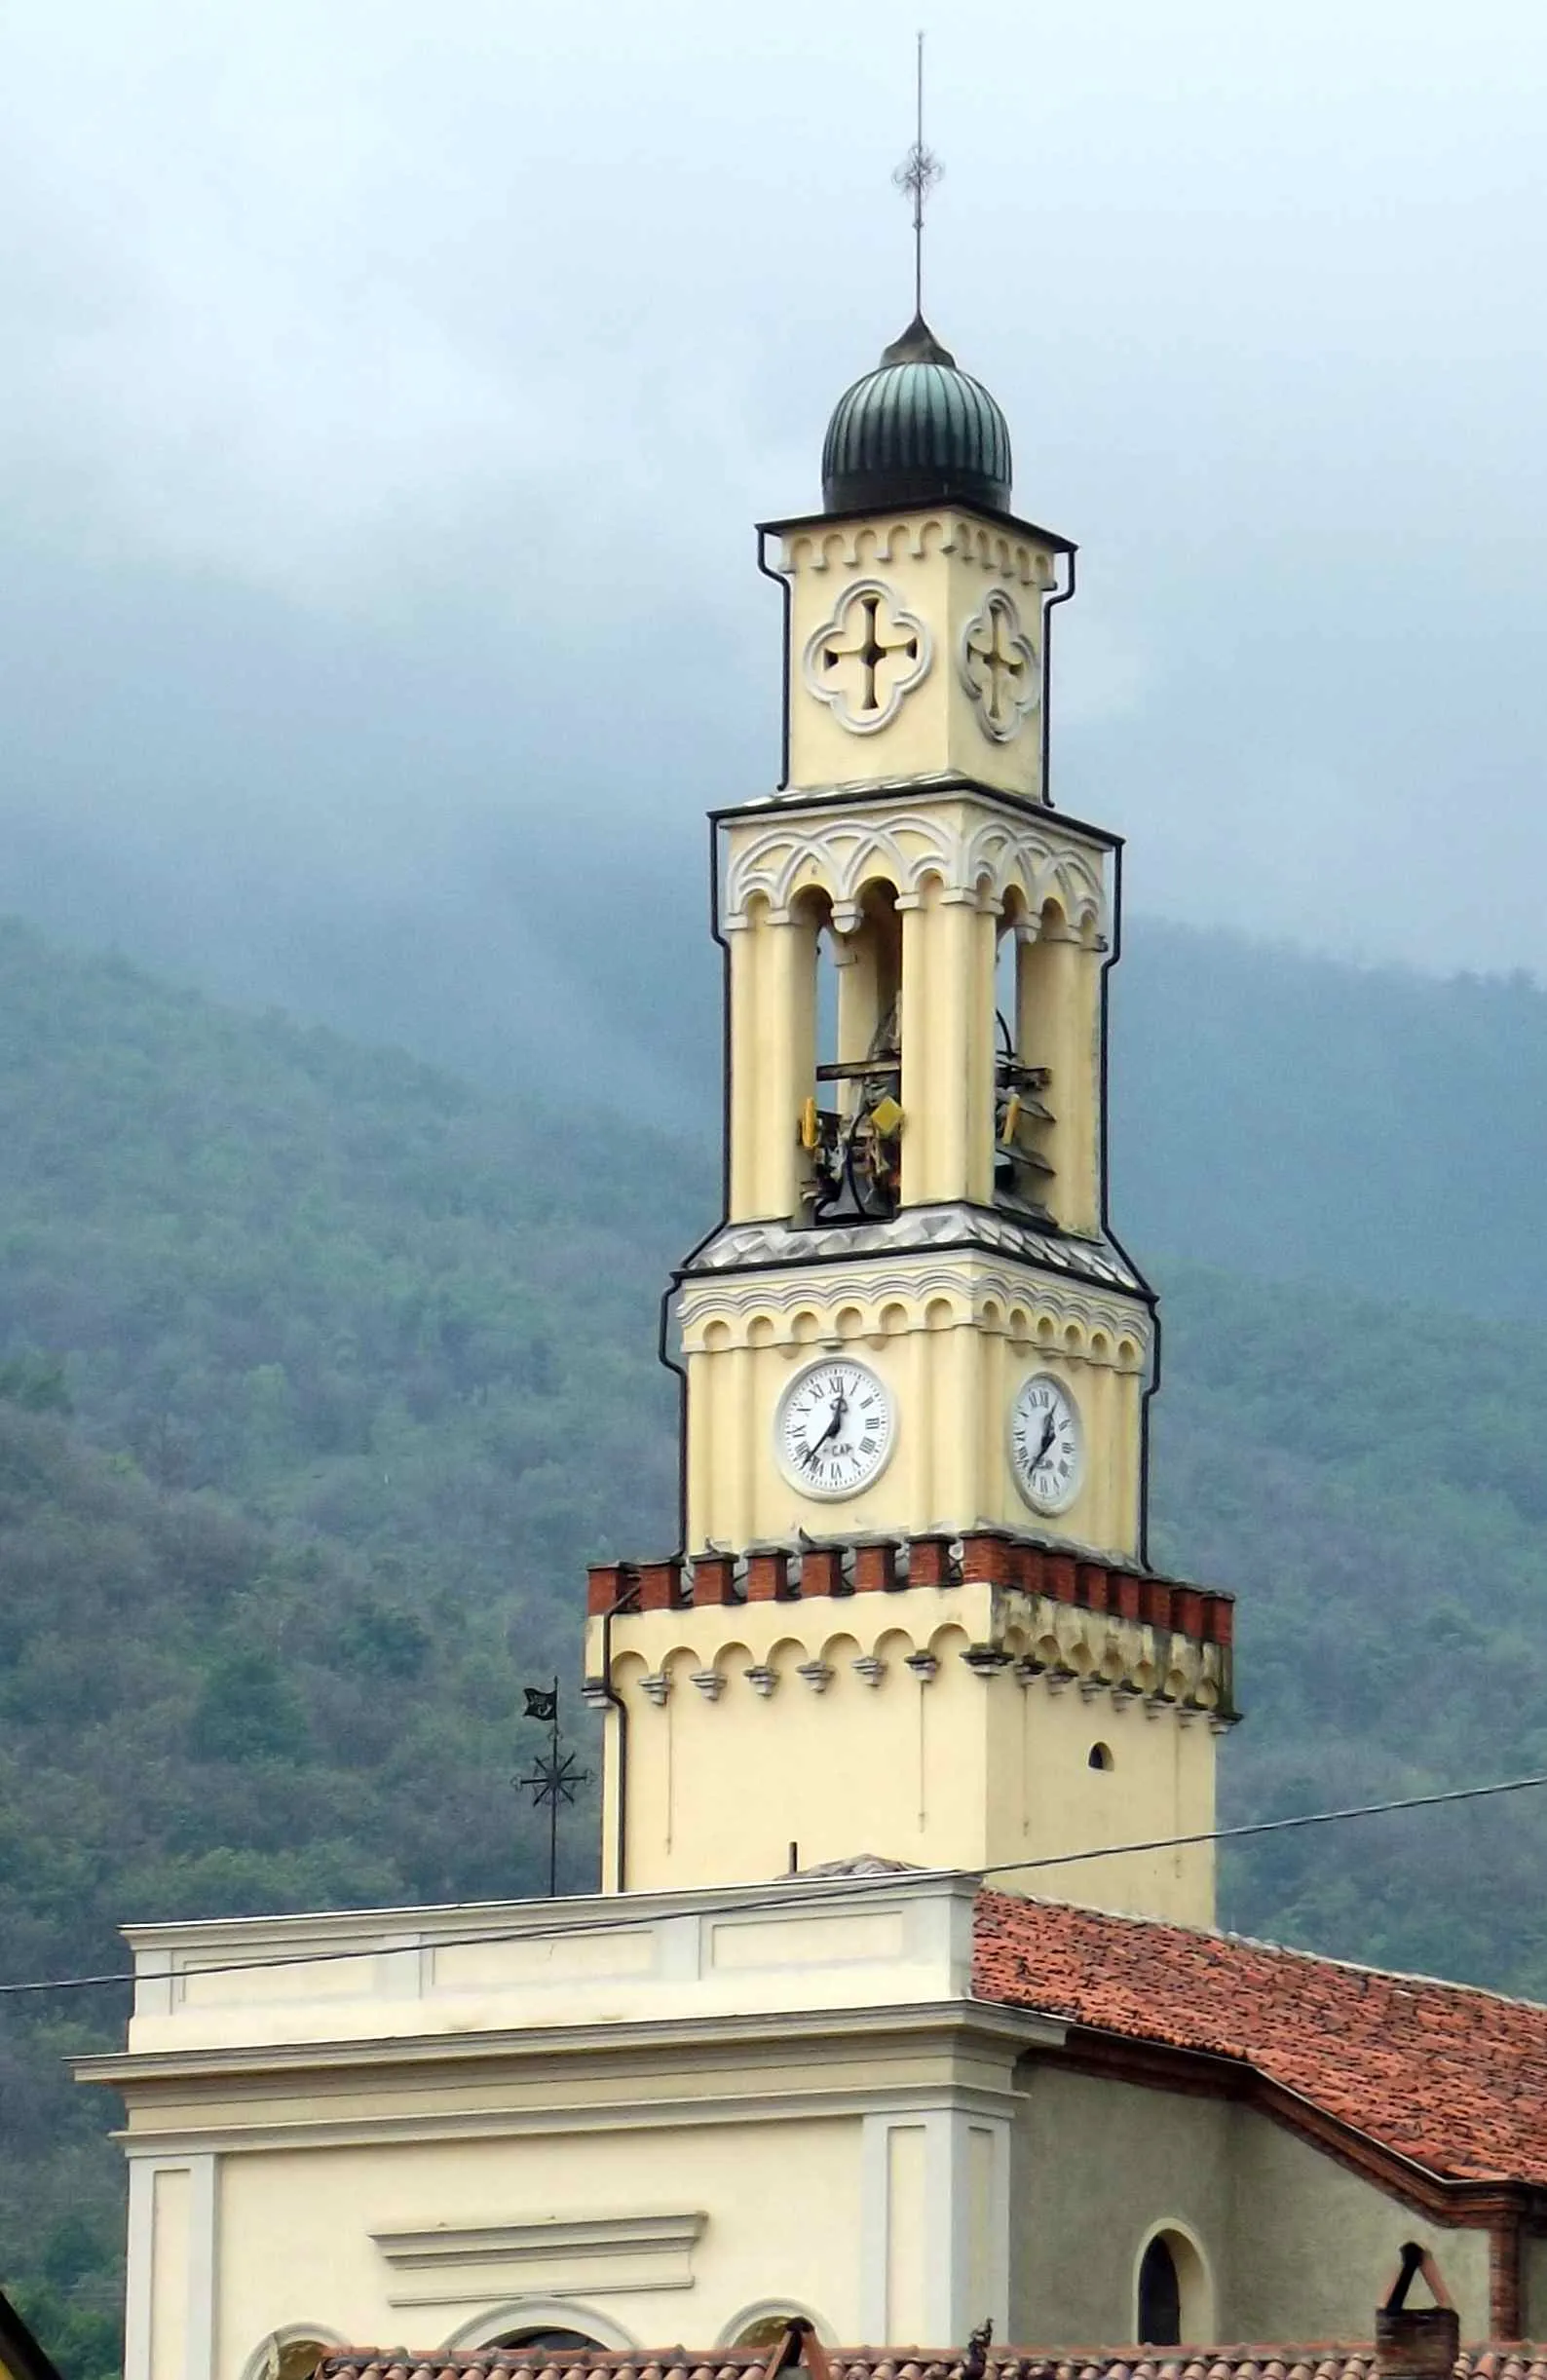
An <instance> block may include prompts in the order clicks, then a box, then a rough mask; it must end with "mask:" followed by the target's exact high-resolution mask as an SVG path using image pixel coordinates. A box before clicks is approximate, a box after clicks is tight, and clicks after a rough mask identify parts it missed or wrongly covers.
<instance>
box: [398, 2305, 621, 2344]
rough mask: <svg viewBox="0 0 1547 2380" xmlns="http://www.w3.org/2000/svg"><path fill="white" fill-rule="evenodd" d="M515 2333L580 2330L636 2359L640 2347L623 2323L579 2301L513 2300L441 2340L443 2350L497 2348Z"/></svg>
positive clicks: (490, 2309) (475, 2318)
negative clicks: (498, 2344) (610, 2318)
mask: <svg viewBox="0 0 1547 2380" xmlns="http://www.w3.org/2000/svg"><path fill="white" fill-rule="evenodd" d="M512 2330H579V2331H582V2332H583V2333H584V2334H585V2336H586V2337H588V2338H593V2339H595V2340H596V2342H597V2344H598V2346H601V2347H610V2348H611V2349H612V2350H613V2352H614V2353H615V2354H616V2355H632V2354H633V2353H635V2351H636V2350H637V2348H638V2346H639V2341H638V2340H637V2339H635V2338H631V2337H630V2336H629V2334H628V2332H627V2331H626V2330H624V2329H623V2325H622V2324H621V2323H615V2322H612V2321H611V2320H609V2318H608V2317H607V2316H606V2315H604V2314H598V2313H597V2312H596V2311H595V2309H594V2307H592V2306H587V2305H584V2304H582V2303H581V2302H580V2301H579V2300H578V2299H574V2298H568V2297H512V2298H510V2299H509V2302H508V2303H506V2304H504V2305H499V2306H492V2307H488V2308H486V2309H485V2311H484V2312H483V2313H481V2314H478V2315H475V2316H474V2317H473V2319H472V2322H468V2323H463V2324H462V2326H461V2327H460V2329H457V2330H453V2331H452V2332H451V2334H450V2336H449V2337H448V2338H445V2339H442V2340H441V2342H440V2344H441V2350H442V2352H444V2351H445V2350H446V2349H448V2348H449V2349H455V2348H465V2347H493V2346H495V2345H496V2344H497V2343H498V2341H499V2340H501V2339H503V2338H508V2337H509V2334H510V2332H511V2331H512Z"/></svg>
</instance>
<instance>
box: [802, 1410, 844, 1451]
mask: <svg viewBox="0 0 1547 2380" xmlns="http://www.w3.org/2000/svg"><path fill="white" fill-rule="evenodd" d="M848 1411H849V1399H848V1398H847V1397H846V1396H842V1395H840V1396H836V1397H834V1399H833V1410H832V1412H831V1413H830V1414H829V1415H828V1417H827V1427H826V1428H825V1429H824V1430H823V1432H822V1434H821V1436H820V1437H819V1438H813V1439H812V1440H811V1445H810V1446H809V1447H808V1448H807V1450H806V1452H805V1454H803V1455H802V1456H801V1460H802V1462H804V1463H812V1462H814V1461H815V1460H816V1457H817V1455H818V1454H820V1453H821V1451H822V1448H823V1447H824V1446H825V1445H826V1444H827V1441H828V1439H829V1438H836V1437H837V1435H838V1433H839V1431H840V1430H841V1429H842V1428H843V1426H844V1416H845V1414H846V1413H847V1412H848Z"/></svg>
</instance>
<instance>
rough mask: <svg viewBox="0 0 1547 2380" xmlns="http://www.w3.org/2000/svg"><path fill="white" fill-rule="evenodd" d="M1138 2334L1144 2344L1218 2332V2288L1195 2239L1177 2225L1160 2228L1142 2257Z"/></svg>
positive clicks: (1173, 2344)
mask: <svg viewBox="0 0 1547 2380" xmlns="http://www.w3.org/2000/svg"><path fill="white" fill-rule="evenodd" d="M1138 2298H1139V2303H1138V2306H1137V2308H1136V2310H1135V2323H1134V2334H1135V2337H1136V2338H1137V2340H1138V2342H1139V2344H1140V2345H1141V2346H1142V2347H1180V2346H1181V2345H1182V2344H1183V2342H1184V2341H1185V2340H1189V2341H1195V2340H1198V2339H1207V2338H1212V2337H1213V2335H1214V2303H1213V2289H1212V2286H1211V2284H1210V2281H1209V2274H1208V2268H1207V2266H1206V2265H1205V2264H1204V2261H1203V2258H1202V2255H1201V2254H1200V2252H1199V2250H1198V2248H1197V2247H1196V2246H1195V2245H1194V2243H1193V2242H1192V2241H1191V2240H1189V2238H1188V2235H1187V2233H1186V2232H1185V2231H1181V2230H1178V2229H1177V2228H1176V2227H1175V2226H1174V2225H1170V2226H1167V2227H1166V2228H1165V2229H1164V2230H1161V2231H1157V2232H1156V2233H1155V2234H1154V2236H1153V2238H1152V2239H1151V2240H1149V2241H1148V2242H1147V2243H1146V2245H1145V2250H1144V2254H1143V2255H1142V2256H1141V2257H1140V2259H1139V2287H1138Z"/></svg>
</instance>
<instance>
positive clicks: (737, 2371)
mask: <svg viewBox="0 0 1547 2380" xmlns="http://www.w3.org/2000/svg"><path fill="white" fill-rule="evenodd" d="M770 2361H771V2355H770V2350H769V2349H768V2348H766V2347H711V2348H708V2349H707V2350H703V2351H695V2350H693V2349H690V2348H686V2347H660V2348H652V2349H649V2350H646V2349H640V2350H638V2351H637V2352H628V2353H620V2352H618V2351H616V2350H613V2349H609V2348H602V2347H574V2348H570V2347H566V2348H563V2349H561V2350H559V2351H557V2352H553V2351H547V2350H544V2349H542V2348H536V2347H533V2348H521V2347H505V2348H492V2347H484V2348H476V2349H472V2350H461V2351H452V2350H447V2349H442V2348H436V2349H434V2351H433V2352H432V2353H430V2354H429V2355H424V2356H416V2355H410V2354H409V2353H408V2352H407V2351H406V2350H405V2349H403V2348H391V2347H388V2348H380V2347H344V2348H340V2349H338V2350H337V2351H336V2352H335V2353H333V2354H331V2355H328V2356H325V2357H324V2358H323V2360H322V2361H321V2363H320V2364H319V2365H318V2368H317V2380H757V2375H759V2374H761V2373H764V2372H766V2371H767V2369H768V2365H769V2362H770ZM821 2361H822V2363H823V2364H824V2366H825V2369H826V2371H827V2373H828V2375H829V2380H962V2365H963V2362H964V2361H965V2358H964V2356H963V2354H962V2352H961V2351H960V2350H956V2349H952V2348H946V2349H943V2350H942V2349H939V2348H929V2347H832V2348H828V2349H827V2350H826V2351H825V2354H824V2355H823V2356H822V2358H821ZM1454 2374H1455V2380H1547V2354H1544V2353H1543V2352H1542V2351H1541V2350H1539V2349H1537V2348H1535V2347H1531V2346H1526V2345H1520V2344H1516V2343H1513V2342H1512V2343H1509V2344H1505V2345H1498V2346H1485V2347H1477V2348H1472V2349H1463V2350H1462V2352H1461V2354H1460V2355H1459V2356H1457V2358H1456V2360H1455V2366H1454ZM1376 2376H1377V2363H1376V2351H1375V2349H1374V2347H1372V2346H1370V2345H1368V2344H1365V2345H1359V2346H1337V2345H1330V2344H1321V2345H1317V2346H1308V2347H1284V2346H1258V2347H1252V2346H1231V2347H1178V2348H1174V2349H1173V2350H1172V2351H1171V2352H1170V2353H1169V2354H1167V2355H1155V2354H1151V2355H1142V2354H1141V2353H1140V2352H1139V2350H1138V2349H1137V2348H1134V2347H1128V2348H1113V2347H1095V2348H1085V2347H1067V2348H1066V2347H1061V2348H1053V2349H1037V2348H1019V2349H1016V2348H1011V2349H1007V2350H1006V2351H1005V2352H1003V2353H1002V2354H1000V2353H995V2352H991V2353H990V2354H989V2356H988V2357H987V2358H986V2360H985V2363H984V2374H983V2380H1376Z"/></svg>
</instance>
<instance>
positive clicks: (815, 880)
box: [722, 807, 1111, 942]
mask: <svg viewBox="0 0 1547 2380" xmlns="http://www.w3.org/2000/svg"><path fill="white" fill-rule="evenodd" d="M931 878H932V879H933V880H934V881H935V882H936V883H937V884H938V885H939V886H940V888H941V897H942V898H943V899H945V900H947V901H970V902H973V903H975V904H977V905H978V906H980V907H985V908H990V909H1001V908H1002V907H1003V905H1004V901H1005V898H1006V896H1007V895H1008V894H1009V893H1010V892H1012V891H1013V892H1015V893H1016V894H1017V895H1018V896H1019V900H1020V903H1021V904H1022V905H1023V908H1024V913H1025V921H1026V922H1025V925H1024V926H1023V927H1019V928H1018V930H1021V931H1024V932H1026V933H1028V934H1033V935H1035V931H1036V925H1037V921H1038V920H1039V919H1040V917H1041V914H1042V911H1043V910H1044V909H1046V908H1048V907H1052V908H1055V909H1056V910H1057V911H1058V912H1059V914H1060V915H1061V917H1062V918H1064V919H1065V920H1067V921H1068V923H1069V924H1070V925H1071V926H1074V927H1075V928H1076V929H1077V930H1078V931H1079V932H1080V933H1081V934H1082V935H1088V936H1090V937H1092V938H1093V939H1094V940H1096V941H1098V942H1105V941H1106V940H1107V939H1108V937H1109V933H1110V927H1111V902H1110V900H1109V897H1108V891H1107V881H1106V871H1105V868H1104V866H1103V864H1102V858H1101V855H1100V854H1099V853H1098V852H1095V851H1093V850H1090V849H1089V848H1088V847H1087V846H1086V845H1085V844H1083V843H1081V842H1078V841H1076V839H1075V837H1074V836H1072V835H1068V834H1064V833H1061V832H1060V831H1059V829H1058V827H1057V826H1056V824H1055V823H1054V821H1053V819H1052V818H1051V816H1048V817H1047V818H1045V819H1044V818H1029V817H1028V818H1020V817H1017V818H1009V817H1005V816H1002V815H1000V813H999V812H995V813H994V814H993V815H992V816H990V817H988V818H986V819H985V818H984V817H983V816H982V815H981V814H968V815H967V816H965V817H962V815H960V814H957V815H953V814H952V810H951V809H948V808H945V807H942V808H941V809H940V810H927V809H922V808H917V807H910V808H901V807H899V808H898V809H896V810H892V811H873V812H867V813H865V814H863V815H861V816H858V817H855V816H853V815H852V814H851V813H850V814H844V813H836V814H835V815H834V816H832V817H831V818H813V817H811V816H807V817H805V818H801V819H795V818H780V819H779V820H777V821H776V822H771V823H770V824H769V825H768V826H767V827H766V828H764V829H763V831H762V832H761V833H759V834H754V835H749V836H748V837H747V838H746V839H745V840H744V841H740V842H738V843H737V844H736V845H735V846H734V847H733V850H732V853H731V858H730V863H729V867H728V869H727V874H726V886H725V902H724V909H723V912H722V923H723V924H724V925H725V926H727V927H729V928H731V929H733V930H735V929H737V928H741V927H744V926H746V925H747V924H748V922H749V911H750V908H751V905H752V903H753V902H755V901H758V900H761V901H764V902H766V903H767V904H768V908H769V911H770V912H771V914H772V916H773V918H774V920H775V921H780V920H784V919H787V918H788V916H789V913H790V909H791V905H792V903H794V902H795V901H796V900H797V899H798V898H799V896H800V895H801V894H802V893H803V892H825V893H826V895H827V897H828V899H829V900H830V901H831V903H832V910H833V925H834V927H835V929H836V930H837V931H838V932H840V933H850V932H852V930H853V928H854V926H856V925H857V924H858V923H859V917H860V908H859V898H860V894H861V893H862V891H863V890H864V888H865V886H866V885H867V884H869V883H871V882H873V881H875V880H877V879H879V880H880V881H881V882H883V883H885V884H889V885H890V886H891V887H892V888H893V890H894V891H895V893H896V895H897V898H898V901H899V902H917V901H918V900H919V899H921V897H922V895H923V892H924V886H925V885H926V884H927V883H928V882H929V880H930V879H931Z"/></svg>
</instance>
